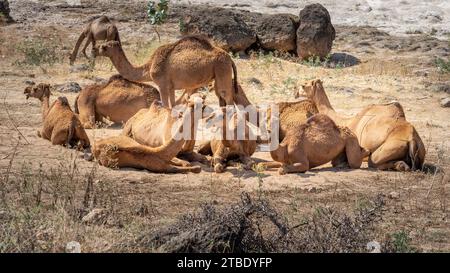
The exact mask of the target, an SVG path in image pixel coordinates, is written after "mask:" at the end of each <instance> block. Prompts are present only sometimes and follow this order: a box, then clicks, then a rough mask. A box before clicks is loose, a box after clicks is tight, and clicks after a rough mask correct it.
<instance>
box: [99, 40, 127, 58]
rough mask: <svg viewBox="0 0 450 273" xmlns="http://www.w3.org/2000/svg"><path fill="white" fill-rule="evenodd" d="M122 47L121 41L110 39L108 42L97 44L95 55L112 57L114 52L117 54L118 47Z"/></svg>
mask: <svg viewBox="0 0 450 273" xmlns="http://www.w3.org/2000/svg"><path fill="white" fill-rule="evenodd" d="M120 48H121V45H120V42H118V41H109V42H106V43H103V44H101V45H98V46H96V47H95V48H94V49H93V50H94V54H95V56H104V57H111V56H113V55H114V54H116V52H117V49H120Z"/></svg>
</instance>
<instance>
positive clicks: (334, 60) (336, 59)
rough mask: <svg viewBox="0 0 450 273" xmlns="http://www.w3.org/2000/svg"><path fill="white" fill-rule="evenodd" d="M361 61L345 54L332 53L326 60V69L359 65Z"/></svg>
mask: <svg viewBox="0 0 450 273" xmlns="http://www.w3.org/2000/svg"><path fill="white" fill-rule="evenodd" d="M360 63H361V61H360V60H359V59H358V58H356V57H355V56H353V55H350V54H347V53H333V54H331V56H330V59H329V60H328V62H327V64H326V67H328V68H345V67H351V66H354V65H357V64H360Z"/></svg>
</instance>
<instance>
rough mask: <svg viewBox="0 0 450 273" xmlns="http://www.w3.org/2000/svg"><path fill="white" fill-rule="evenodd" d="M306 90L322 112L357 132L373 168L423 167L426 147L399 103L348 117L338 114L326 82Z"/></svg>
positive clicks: (405, 169) (365, 110)
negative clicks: (332, 103)
mask: <svg viewBox="0 0 450 273" xmlns="http://www.w3.org/2000/svg"><path fill="white" fill-rule="evenodd" d="M302 87H303V91H304V93H305V95H306V96H307V97H308V98H309V99H311V100H312V101H314V103H315V104H316V106H317V108H318V110H319V112H320V113H323V114H326V115H328V116H329V117H330V118H331V119H333V121H334V122H336V124H338V125H340V126H347V127H348V128H350V130H352V131H353V132H354V133H355V135H356V137H357V138H358V141H359V144H360V145H361V147H363V148H365V149H366V150H368V151H370V157H369V166H370V167H376V168H378V169H380V170H388V169H393V170H397V171H409V170H416V169H421V168H422V166H423V163H424V160H425V154H426V151H425V146H424V144H423V142H422V139H421V138H420V136H419V134H418V133H417V131H416V129H415V128H414V126H413V125H411V124H410V123H409V122H408V121H406V118H405V113H404V111H403V108H402V106H401V105H400V104H399V103H398V102H394V103H389V104H378V105H369V106H367V107H365V108H364V109H363V110H361V111H360V112H359V113H358V114H356V115H355V116H353V117H344V116H342V115H339V114H338V113H336V112H335V111H334V109H333V107H332V106H331V104H330V101H329V100H328V97H327V95H326V93H325V90H324V88H323V85H322V81H320V80H313V81H311V82H308V83H307V84H305V85H303V86H302Z"/></svg>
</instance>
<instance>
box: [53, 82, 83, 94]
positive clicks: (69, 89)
mask: <svg viewBox="0 0 450 273" xmlns="http://www.w3.org/2000/svg"><path fill="white" fill-rule="evenodd" d="M54 88H55V90H56V91H58V92H60V93H78V92H80V91H81V86H80V85H79V84H78V83H76V82H68V83H64V84H57V85H55V86H54Z"/></svg>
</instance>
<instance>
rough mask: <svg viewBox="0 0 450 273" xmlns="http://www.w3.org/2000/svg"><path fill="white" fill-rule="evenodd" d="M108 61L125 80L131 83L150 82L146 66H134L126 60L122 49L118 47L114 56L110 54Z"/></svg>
mask: <svg viewBox="0 0 450 273" xmlns="http://www.w3.org/2000/svg"><path fill="white" fill-rule="evenodd" d="M110 59H111V62H112V63H113V65H114V67H115V68H116V69H117V71H119V73H120V75H122V76H123V77H124V78H125V79H127V80H129V81H133V82H147V81H152V79H151V77H150V75H149V69H148V65H147V64H144V65H141V66H134V65H133V64H132V63H131V62H130V61H129V60H128V58H127V56H126V55H125V52H124V51H123V49H122V47H118V48H117V52H116V54H112V55H111V56H110Z"/></svg>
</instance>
